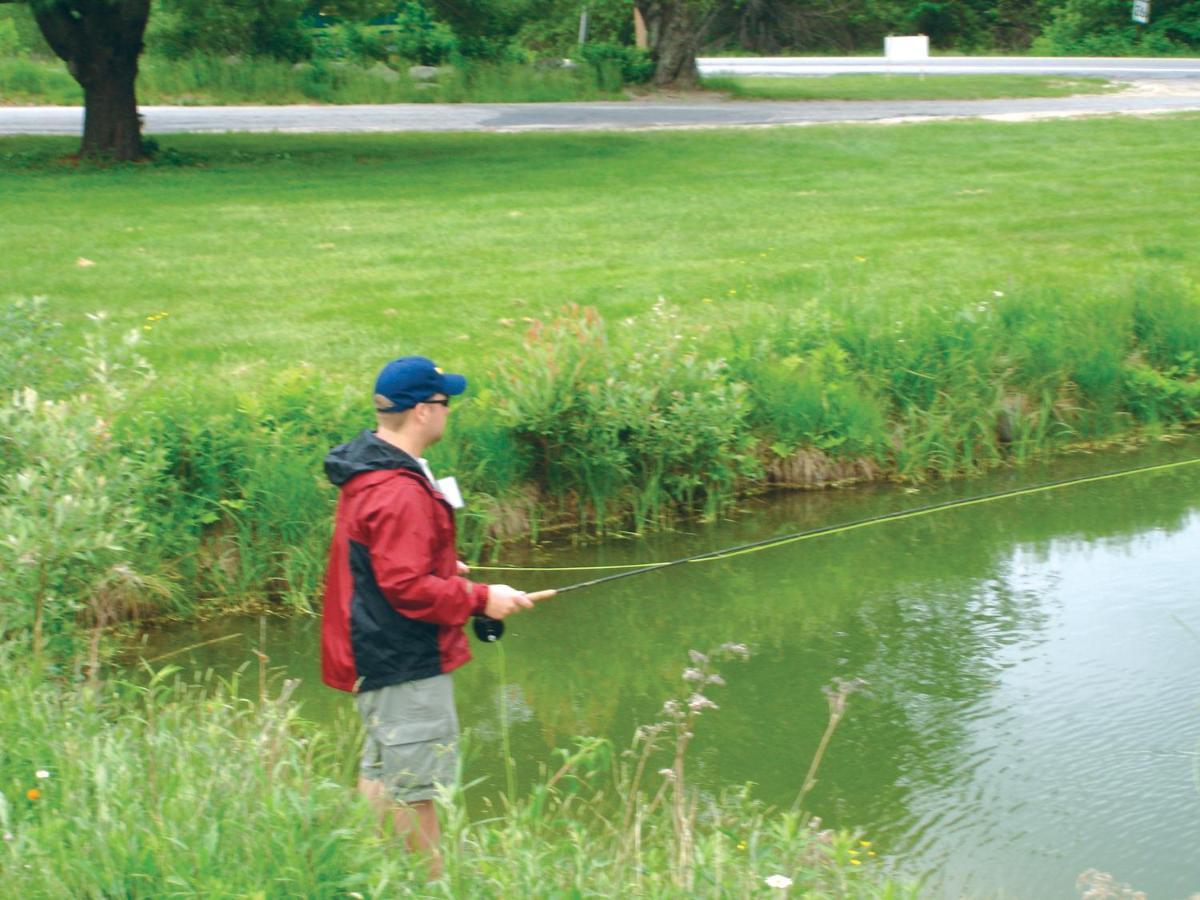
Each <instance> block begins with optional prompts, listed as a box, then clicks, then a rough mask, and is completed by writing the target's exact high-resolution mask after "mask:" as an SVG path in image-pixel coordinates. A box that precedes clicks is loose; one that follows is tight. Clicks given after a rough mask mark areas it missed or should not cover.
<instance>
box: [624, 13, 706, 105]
mask: <svg viewBox="0 0 1200 900" xmlns="http://www.w3.org/2000/svg"><path fill="white" fill-rule="evenodd" d="M708 7H709V4H708V3H707V2H706V0H639V2H638V3H637V8H638V9H639V10H641V13H642V17H643V18H644V19H645V20H646V32H647V36H648V37H649V41H650V49H651V54H652V55H653V57H654V61H655V64H656V67H655V70H654V84H655V85H657V86H659V87H667V86H670V87H680V88H693V87H695V86H696V85H697V84H698V83H699V82H700V70H699V69H697V68H696V54H697V53H698V51H699V47H700V38H701V35H702V33H703V31H704V30H705V28H706V27H707V26H708V19H709V8H708Z"/></svg>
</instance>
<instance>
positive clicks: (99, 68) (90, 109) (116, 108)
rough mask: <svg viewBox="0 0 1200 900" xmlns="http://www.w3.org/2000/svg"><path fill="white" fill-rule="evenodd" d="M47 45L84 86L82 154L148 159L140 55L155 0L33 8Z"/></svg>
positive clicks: (77, 0)
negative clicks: (139, 86) (140, 109)
mask: <svg viewBox="0 0 1200 900" xmlns="http://www.w3.org/2000/svg"><path fill="white" fill-rule="evenodd" d="M33 14H34V18H35V19H37V23H38V27H39V28H41V30H42V34H43V35H44V36H45V38H46V42H47V43H49V44H50V46H51V48H53V50H54V52H55V53H57V54H58V55H59V57H60V58H62V59H63V60H64V61H65V62H66V64H67V70H68V71H69V72H70V73H71V76H72V77H73V78H74V79H75V80H76V81H78V82H79V84H80V86H81V87H82V88H83V103H84V120H83V121H84V125H83V145H82V147H81V149H80V154H81V155H82V156H89V157H105V158H110V159H119V160H130V159H138V158H139V157H141V156H142V123H141V119H140V117H139V116H138V111H137V95H136V92H135V83H136V81H137V72H138V57H139V56H141V53H142V36H143V34H145V31H146V21H147V20H148V19H149V17H150V0H58V2H53V3H51V2H41V3H35V4H34V6H33Z"/></svg>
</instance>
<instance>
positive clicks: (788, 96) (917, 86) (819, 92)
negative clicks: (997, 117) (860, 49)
mask: <svg viewBox="0 0 1200 900" xmlns="http://www.w3.org/2000/svg"><path fill="white" fill-rule="evenodd" d="M704 87H705V88H707V89H708V90H712V91H722V92H724V93H727V94H729V95H730V96H731V97H735V98H737V99H739V100H993V99H1000V98H1008V97H1067V96H1070V95H1072V94H1103V93H1106V92H1109V91H1114V90H1117V89H1118V86H1117V85H1114V84H1112V83H1111V82H1109V81H1108V80H1107V79H1104V78H1062V77H1051V76H1042V75H932V76H930V77H928V78H927V77H925V76H924V75H825V76H820V77H811V76H810V77H803V78H787V77H771V76H727V75H719V76H718V75H714V76H711V77H708V78H705V79H704Z"/></svg>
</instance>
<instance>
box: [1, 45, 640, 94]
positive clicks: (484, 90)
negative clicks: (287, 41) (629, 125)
mask: <svg viewBox="0 0 1200 900" xmlns="http://www.w3.org/2000/svg"><path fill="white" fill-rule="evenodd" d="M137 91H138V101H139V102H140V103H142V104H144V105H167V106H213V105H237V104H266V105H275V104H297V103H299V104H303V103H333V104H339V103H438V102H440V103H462V102H473V103H518V102H524V103H549V102H555V101H563V100H614V99H621V98H622V97H623V96H624V95H623V94H622V93H621V84H620V76H619V74H618V73H616V72H615V71H610V70H608V69H604V70H597V69H594V68H591V67H582V68H579V69H575V70H567V69H554V68H538V67H534V66H522V65H513V64H489V63H470V64H464V65H462V66H459V67H457V68H449V69H447V70H446V71H445V72H444V73H443V74H441V75H440V76H439V77H438V78H437V79H436V80H434V81H431V82H419V81H415V80H413V79H411V78H409V75H408V66H407V65H402V66H400V67H398V69H396V70H393V69H389V68H388V67H386V66H384V65H383V64H382V63H379V64H375V65H374V66H373V67H371V68H366V67H364V66H360V65H354V64H348V63H346V64H344V63H340V62H334V63H330V62H320V61H318V62H315V63H304V64H301V65H299V66H293V65H292V64H290V63H283V62H275V61H272V60H259V59H247V60H242V61H241V62H238V63H229V62H226V61H225V60H223V59H220V58H216V57H196V58H191V59H181V60H174V61H172V60H166V59H161V58H157V57H153V56H147V57H143V59H142V61H141V66H140V70H139V75H138V83H137ZM82 103H83V91H82V89H81V88H80V87H79V85H78V84H77V83H76V82H75V80H74V79H73V78H71V76H70V75H69V74H68V73H67V71H66V68H65V67H64V65H63V64H62V63H60V62H57V61H51V60H34V59H24V58H15V59H6V60H0V104H9V105H49V106H79V105H81V104H82Z"/></svg>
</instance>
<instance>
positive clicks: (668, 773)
mask: <svg viewBox="0 0 1200 900" xmlns="http://www.w3.org/2000/svg"><path fill="white" fill-rule="evenodd" d="M658 774H659V775H661V776H662V777H663V778H665V779H667V780H668V781H672V780H673V779H674V778H675V770H674V769H659V770H658Z"/></svg>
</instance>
